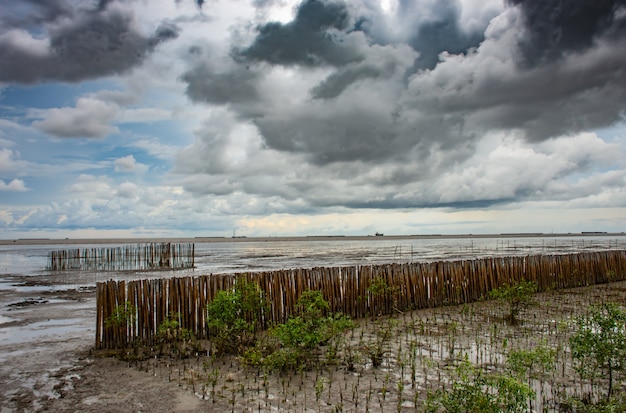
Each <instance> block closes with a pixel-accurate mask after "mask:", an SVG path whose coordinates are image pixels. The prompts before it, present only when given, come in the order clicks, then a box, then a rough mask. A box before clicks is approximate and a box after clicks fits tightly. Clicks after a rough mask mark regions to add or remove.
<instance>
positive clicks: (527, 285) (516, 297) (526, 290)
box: [489, 280, 537, 325]
mask: <svg viewBox="0 0 626 413" xmlns="http://www.w3.org/2000/svg"><path fill="white" fill-rule="evenodd" d="M535 292H537V283H535V282H532V281H526V280H521V281H514V282H512V283H510V284H505V285H503V286H502V287H499V288H496V289H495V290H492V291H491V292H490V293H489V295H490V297H491V298H495V299H497V300H499V301H501V302H504V303H506V304H507V305H508V315H507V318H508V321H509V322H510V323H511V324H513V325H515V324H517V323H518V321H519V319H518V317H519V315H520V313H521V312H522V310H525V309H526V308H528V307H530V306H532V305H534V304H535V300H534V298H533V295H534V294H535Z"/></svg>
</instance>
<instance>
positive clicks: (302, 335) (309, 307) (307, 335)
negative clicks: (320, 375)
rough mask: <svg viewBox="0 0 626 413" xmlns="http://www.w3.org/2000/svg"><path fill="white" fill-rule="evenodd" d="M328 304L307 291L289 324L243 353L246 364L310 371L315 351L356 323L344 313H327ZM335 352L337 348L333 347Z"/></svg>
mask: <svg viewBox="0 0 626 413" xmlns="http://www.w3.org/2000/svg"><path fill="white" fill-rule="evenodd" d="M329 308H330V307H329V305H328V302H327V301H326V300H324V298H323V297H322V293H321V292H320V291H311V290H309V291H305V292H304V293H302V296H301V297H300V298H299V299H298V302H297V303H296V313H295V315H294V316H293V317H290V318H289V319H288V320H287V322H285V323H283V324H278V325H276V326H274V327H273V328H272V329H271V330H270V331H269V333H268V337H267V338H265V339H264V340H261V341H260V342H259V343H258V345H257V346H255V348H253V349H250V350H249V351H247V352H246V353H245V354H244V358H243V361H244V363H247V364H251V365H257V366H262V367H265V368H267V369H269V370H287V369H296V370H300V369H307V368H309V367H311V362H312V360H313V356H314V353H315V351H316V350H317V349H318V348H319V346H322V345H326V344H328V343H330V342H332V341H334V340H338V339H339V336H340V335H341V334H342V333H343V332H344V331H345V330H347V329H350V328H353V327H354V323H353V322H352V320H350V318H349V317H347V316H344V315H342V314H328V315H326V313H327V312H328V310H329ZM330 347H331V350H332V351H336V350H337V346H334V345H331V346H330Z"/></svg>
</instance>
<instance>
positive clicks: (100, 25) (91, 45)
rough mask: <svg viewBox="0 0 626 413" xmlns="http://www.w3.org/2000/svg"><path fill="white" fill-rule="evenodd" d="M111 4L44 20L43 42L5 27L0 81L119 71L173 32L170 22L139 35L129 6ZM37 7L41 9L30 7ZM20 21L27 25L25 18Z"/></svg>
mask: <svg viewBox="0 0 626 413" xmlns="http://www.w3.org/2000/svg"><path fill="white" fill-rule="evenodd" d="M111 4H112V2H101V3H100V4H99V6H98V9H97V10H75V11H74V15H73V18H72V19H71V20H70V21H69V22H68V23H65V20H63V23H60V22H58V21H50V22H48V23H49V25H48V26H47V27H48V33H49V45H48V44H47V43H43V42H42V41H40V40H37V39H35V38H33V37H30V35H29V34H27V33H26V32H23V31H22V32H19V31H16V30H7V29H6V28H5V32H4V33H3V34H2V35H1V36H0V81H5V82H17V83H36V82H40V81H46V80H61V81H68V82H77V81H80V80H83V79H89V78H96V77H100V76H107V75H112V74H119V73H122V72H125V71H127V70H129V69H131V68H132V67H134V66H136V65H137V64H139V63H141V61H142V60H143V59H144V58H145V56H146V55H147V54H148V53H149V52H150V51H151V50H152V49H153V48H154V47H155V46H156V45H158V44H159V43H161V42H163V41H166V40H168V39H172V38H174V37H176V36H177V35H178V29H177V28H176V26H174V25H172V24H167V23H164V24H163V25H161V26H160V27H159V28H158V29H157V31H156V33H155V34H153V35H152V36H145V35H143V34H142V33H140V31H139V30H138V29H137V28H136V27H135V22H134V17H133V15H132V13H131V12H130V11H127V10H126V9H125V8H123V7H111ZM49 9H50V8H48V9H46V10H49ZM39 10H43V9H42V8H41V7H39V8H36V9H35V11H39ZM55 10H57V9H55ZM58 10H65V9H60V8H58ZM40 14H41V13H39V12H37V13H35V17H34V19H33V20H32V21H31V22H36V21H38V19H39V16H40ZM48 15H50V16H51V15H52V14H51V13H48ZM60 15H61V14H60V12H59V13H57V14H56V15H55V16H57V17H58V16H60ZM53 23H54V24H53ZM23 24H24V25H26V26H28V24H27V23H26V22H25V21H24V22H23ZM19 28H20V27H14V29H19ZM40 30H41V29H40ZM33 44H36V45H37V47H35V48H33ZM34 49H35V50H34Z"/></svg>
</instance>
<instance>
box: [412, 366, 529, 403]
mask: <svg viewBox="0 0 626 413" xmlns="http://www.w3.org/2000/svg"><path fill="white" fill-rule="evenodd" d="M453 376H454V382H453V383H452V386H451V388H449V389H440V390H437V391H435V392H429V393H428V396H427V398H426V404H425V407H424V409H423V412H425V413H440V412H448V413H462V412H473V413H500V412H512V413H517V412H519V413H521V412H525V411H527V406H528V403H529V401H530V399H531V398H533V397H534V396H535V393H534V391H533V390H532V389H531V388H530V386H528V385H527V384H525V383H523V382H521V381H519V380H518V379H517V378H515V377H513V376H509V375H504V374H487V373H485V372H484V371H482V370H481V369H479V368H478V367H476V366H474V365H472V364H471V363H470V362H469V361H468V360H467V358H466V359H465V360H464V361H462V362H461V363H460V364H459V365H458V366H457V367H456V369H455V370H454V371H453Z"/></svg>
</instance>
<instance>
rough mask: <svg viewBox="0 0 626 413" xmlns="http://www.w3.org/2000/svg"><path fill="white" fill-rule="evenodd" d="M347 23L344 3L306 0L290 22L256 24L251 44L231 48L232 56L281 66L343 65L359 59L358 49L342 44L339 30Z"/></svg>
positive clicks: (346, 25)
mask: <svg viewBox="0 0 626 413" xmlns="http://www.w3.org/2000/svg"><path fill="white" fill-rule="evenodd" d="M349 22H350V19H349V14H348V10H347V8H346V5H345V4H344V3H338V2H331V1H322V0H306V1H304V2H303V3H302V4H301V5H300V7H299V8H298V11H297V14H296V17H295V19H294V21H292V22H290V23H288V24H281V23H276V22H273V23H268V24H265V25H263V26H261V27H259V28H258V36H257V37H256V39H255V41H254V43H253V44H252V45H251V46H250V47H248V48H246V49H243V50H238V51H235V52H234V53H235V57H236V58H239V59H244V60H249V61H263V62H268V63H271V64H278V65H285V66H290V65H302V66H320V65H332V66H341V65H345V64H347V63H349V62H353V61H357V60H360V59H361V56H360V53H359V52H358V51H356V50H354V49H352V48H350V47H346V45H344V44H343V43H342V35H341V32H343V31H345V30H346V29H348V26H349ZM332 30H335V32H332Z"/></svg>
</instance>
